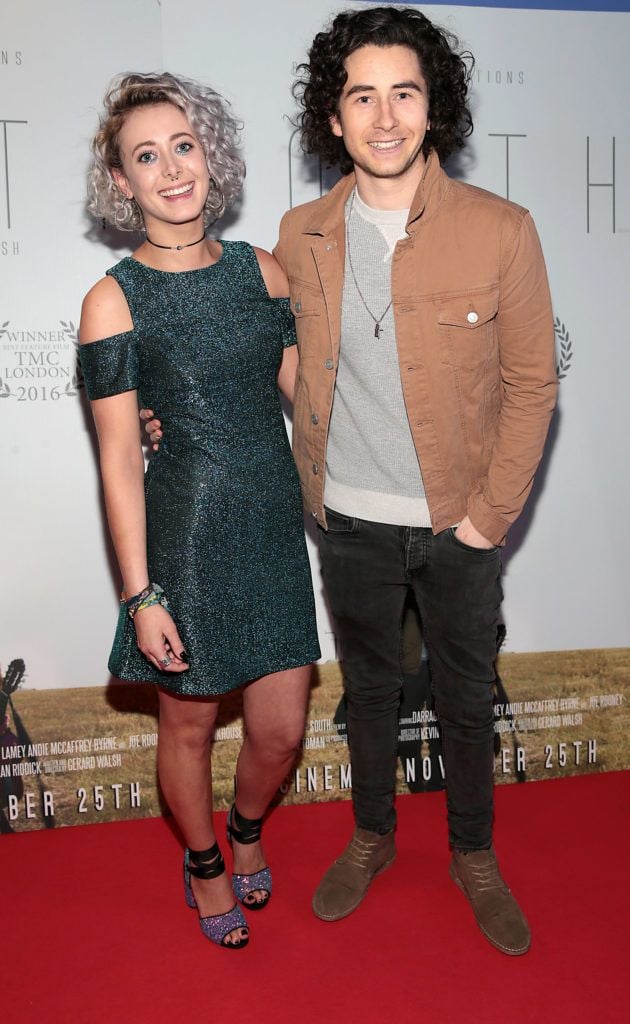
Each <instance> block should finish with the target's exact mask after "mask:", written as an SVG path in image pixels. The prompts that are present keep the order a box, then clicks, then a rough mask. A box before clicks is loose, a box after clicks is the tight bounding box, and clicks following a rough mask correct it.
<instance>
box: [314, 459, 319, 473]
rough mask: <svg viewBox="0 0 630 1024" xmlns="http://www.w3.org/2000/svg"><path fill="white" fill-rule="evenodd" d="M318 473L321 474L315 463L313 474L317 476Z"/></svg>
mask: <svg viewBox="0 0 630 1024" xmlns="http://www.w3.org/2000/svg"><path fill="white" fill-rule="evenodd" d="M318 473H319V466H318V465H317V463H316V462H314V463H313V474H314V476H317V474H318Z"/></svg>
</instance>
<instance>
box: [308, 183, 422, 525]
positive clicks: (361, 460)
mask: <svg viewBox="0 0 630 1024" xmlns="http://www.w3.org/2000/svg"><path fill="white" fill-rule="evenodd" d="M408 212H409V211H408V210H373V209H372V208H371V207H368V206H366V205H365V203H363V202H362V201H361V199H360V198H359V196H358V194H356V193H355V195H354V201H353V200H352V196H351V197H350V199H349V200H348V203H347V204H346V264H345V275H344V287H343V300H342V309H341V349H340V354H339V368H338V372H337V382H336V386H335V395H334V401H333V409H332V417H331V421H330V430H329V435H328V448H327V459H326V484H325V492H324V501H325V503H326V505H328V507H329V508H332V509H334V510H335V511H337V512H341V513H342V514H344V515H348V516H357V517H358V518H360V519H368V520H371V521H372V522H377V523H391V524H393V525H400V526H430V525H431V520H430V518H429V510H428V506H427V502H426V498H425V496H424V487H423V484H422V474H421V471H420V466H419V464H418V457H417V455H416V451H415V447H414V444H413V440H412V437H411V431H410V429H409V422H408V419H407V411H406V409H405V403H404V399H403V394H402V386H401V382H400V370H399V365H398V354H397V349H396V334H395V325H394V314H393V311H392V308H391V306H390V308H389V309H388V310H387V312H386V313H385V315H384V316H383V318H382V320H380V328H379V335H380V336H379V337H378V338H376V337H375V336H374V328H375V320H379V319H380V318H381V316H382V314H383V312H384V311H385V310H386V309H387V306H388V304H389V303H390V302H391V297H392V295H391V258H392V253H393V250H394V247H395V244H396V241H397V240H398V239H399V238H403V237H404V236H405V224H406V223H407V216H408ZM366 306H367V307H368V308H367V309H366ZM368 309H369V312H368Z"/></svg>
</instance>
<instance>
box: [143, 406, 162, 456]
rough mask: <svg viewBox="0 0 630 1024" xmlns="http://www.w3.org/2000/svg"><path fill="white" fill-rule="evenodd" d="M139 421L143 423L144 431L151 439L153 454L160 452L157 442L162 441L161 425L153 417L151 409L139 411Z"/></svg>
mask: <svg viewBox="0 0 630 1024" xmlns="http://www.w3.org/2000/svg"><path fill="white" fill-rule="evenodd" d="M140 419H141V420H143V421H144V429H145V430H146V432H147V434H148V435H149V437H150V439H151V447H152V448H153V451H154V452H158V451H159V450H160V445H159V441H160V440H161V439H162V423H161V420H158V419H157V418H155V417H154V416H153V409H141V410H140Z"/></svg>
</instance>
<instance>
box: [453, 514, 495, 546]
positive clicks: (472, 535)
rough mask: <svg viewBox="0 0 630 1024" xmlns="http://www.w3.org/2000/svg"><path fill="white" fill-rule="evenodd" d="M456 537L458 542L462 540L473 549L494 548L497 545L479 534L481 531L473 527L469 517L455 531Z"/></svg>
mask: <svg viewBox="0 0 630 1024" xmlns="http://www.w3.org/2000/svg"><path fill="white" fill-rule="evenodd" d="M455 536H456V537H457V539H458V540H461V542H462V544H468V546H469V547H471V548H485V549H486V550H488V548H494V547H496V545H495V544H493V543H492V541H491V540H488V539H487V538H486V537H484V535H483V533H479V530H478V529H477V528H476V527H475V526H473V524H472V523H471V521H470V519H469V517H468V516H464V518H463V519H462V521H461V523H460V524H459V526H458V527H457V529H456V530H455Z"/></svg>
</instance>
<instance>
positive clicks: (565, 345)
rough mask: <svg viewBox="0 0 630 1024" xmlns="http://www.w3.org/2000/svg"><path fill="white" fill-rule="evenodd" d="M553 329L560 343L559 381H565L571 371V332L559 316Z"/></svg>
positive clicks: (557, 367) (557, 368)
mask: <svg viewBox="0 0 630 1024" xmlns="http://www.w3.org/2000/svg"><path fill="white" fill-rule="evenodd" d="M553 329H554V332H555V334H556V337H557V338H558V341H559V342H560V358H559V360H558V365H557V366H556V372H557V374H558V380H564V378H565V377H566V375H567V373H568V372H569V370H570V369H571V360H572V359H573V345H572V344H571V338H570V337H569V332H568V331H567V329H566V327H565V326H564V324H563V323H562V321H561V320H560V317H559V316H556V317H554V321H553Z"/></svg>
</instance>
